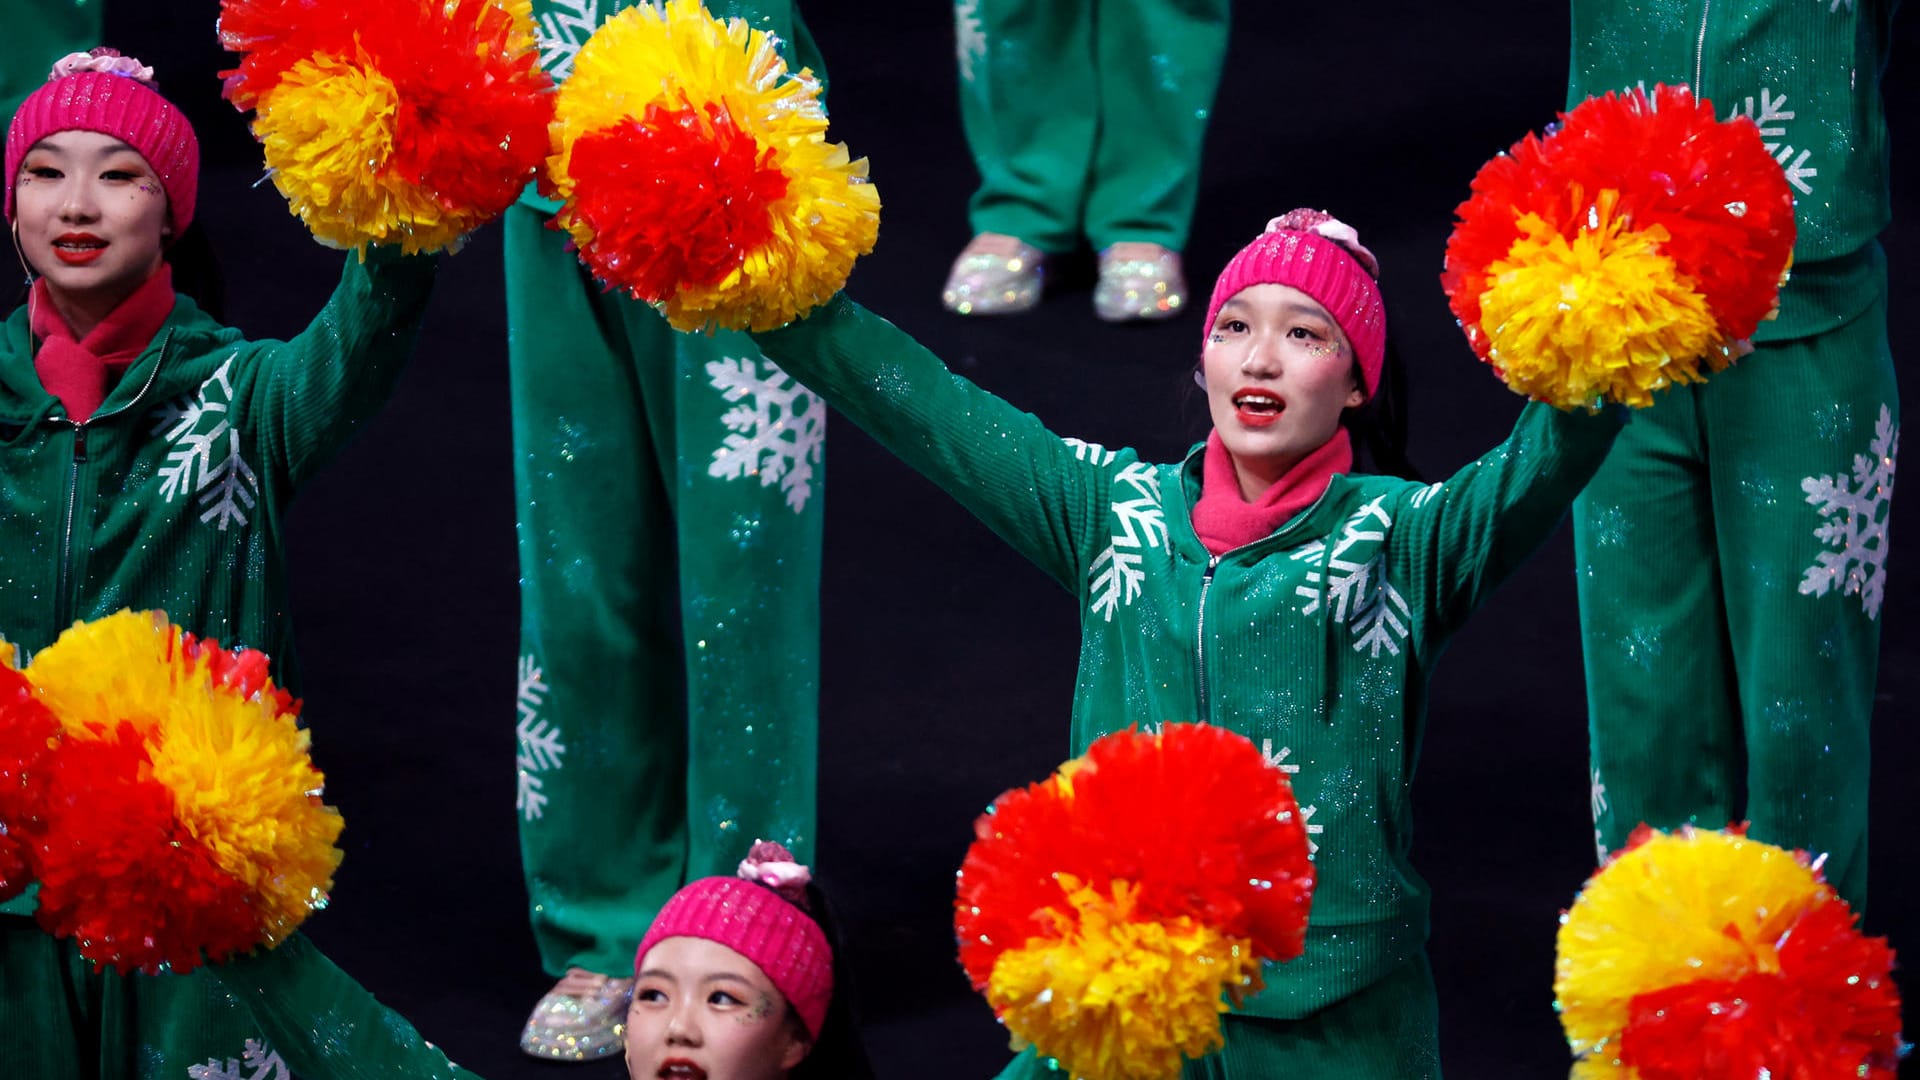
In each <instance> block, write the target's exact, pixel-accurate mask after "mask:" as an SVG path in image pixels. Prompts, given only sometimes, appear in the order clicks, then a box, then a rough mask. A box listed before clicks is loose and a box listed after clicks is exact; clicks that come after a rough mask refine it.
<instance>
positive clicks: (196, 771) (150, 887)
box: [0, 611, 341, 972]
mask: <svg viewBox="0 0 1920 1080" xmlns="http://www.w3.org/2000/svg"><path fill="white" fill-rule="evenodd" d="M298 710H299V702H297V701H295V700H293V699H292V698H291V697H290V696H289V695H288V694H287V693H286V692H285V691H284V690H282V689H280V688H279V687H277V686H275V685H274V683H273V681H272V679H271V678H269V677H268V675H267V660H266V658H265V657H264V656H262V655H261V654H259V653H257V652H253V651H251V650H240V651H237V652H231V651H228V650H225V649H222V648H220V647H219V645H218V644H217V643H214V642H209V641H201V640H198V639H196V638H194V637H193V636H192V635H190V634H186V633H183V632H182V631H181V630H180V629H179V628H177V627H175V626H172V625H171V624H169V623H168V622H167V621H166V619H165V618H164V617H163V616H160V615H157V614H152V613H136V612H125V611H123V612H121V613H120V614H118V615H113V616H110V617H108V618H104V619H100V620H97V621H95V622H91V623H82V624H77V625H75V626H74V627H73V629H71V630H69V631H67V632H66V633H64V634H62V635H61V636H60V638H59V640H58V641H55V642H54V643H53V644H52V645H49V646H47V647H46V648H45V649H43V650H41V651H40V652H39V654H37V655H36V656H35V657H34V658H33V662H32V663H31V664H30V665H28V666H27V668H26V669H24V671H15V670H13V669H12V668H10V667H0V823H4V825H5V827H6V828H5V832H6V835H7V836H8V837H18V838H21V839H23V840H24V843H22V844H20V845H18V847H17V849H16V850H14V851H13V852H12V855H11V856H9V854H8V852H7V850H6V849H4V848H0V871H4V870H5V869H6V868H7V866H8V865H9V862H8V859H9V858H10V857H13V858H16V859H17V861H18V862H19V863H20V864H21V869H22V870H23V871H24V873H25V874H26V875H28V876H30V877H31V878H32V879H34V880H36V881H38V882H39V884H40V895H39V910H38V912H37V913H36V916H37V918H38V919H39V920H40V923H41V925H42V926H44V927H45V928H46V929H47V930H48V931H49V932H50V933H53V934H55V935H57V936H61V937H71V938H73V939H74V940H75V941H76V942H77V943H78V947H79V950H80V953H81V955H82V956H85V957H86V958H87V959H89V960H91V961H93V963H94V964H95V965H97V966H101V967H109V966H110V967H113V968H116V969H118V970H120V971H122V972H126V971H133V970H142V971H149V972H151V971H158V970H162V969H171V970H174V971H186V970H190V969H192V968H194V967H197V966H199V965H200V964H201V963H202V962H203V960H211V961H214V962H218V961H220V960H223V959H225V958H227V957H229V956H231V955H233V954H235V953H240V952H247V951H250V950H252V949H255V948H258V947H260V946H267V947H271V946H273V945H275V944H277V943H279V942H280V941H281V940H282V939H284V938H285V937H286V936H287V935H288V934H291V933H292V932H293V931H294V930H295V929H296V928H297V927H298V926H299V925H300V923H301V922H302V921H303V920H305V918H306V917H307V915H308V914H310V913H311V912H313V911H314V910H317V909H318V908H320V907H322V906H324V905H325V903H326V900H327V890H328V889H330V888H332V885H333V872H334V869H335V868H336V867H338V866H339V864H340V857H341V853H340V850H339V848H337V847H336V846H334V845H335V842H336V841H337V840H338V839H339V836H340V829H341V821H340V815H339V814H338V813H337V812H336V811H335V810H334V809H333V808H332V807H329V806H326V805H323V804H322V803H321V801H320V791H321V787H322V783H323V781H322V777H321V775H320V772H319V770H317V769H315V768H314V766H313V762H312V760H311V759H310V758H309V757H308V753H307V745H308V736H307V732H306V731H305V730H303V729H301V728H300V727H299V726H298V724H297V723H296V722H295V716H296V714H297V712H298Z"/></svg>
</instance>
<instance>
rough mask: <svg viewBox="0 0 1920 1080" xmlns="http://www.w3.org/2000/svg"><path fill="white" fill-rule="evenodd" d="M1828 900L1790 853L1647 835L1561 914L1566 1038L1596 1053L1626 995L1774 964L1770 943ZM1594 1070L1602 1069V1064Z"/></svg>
mask: <svg viewBox="0 0 1920 1080" xmlns="http://www.w3.org/2000/svg"><path fill="white" fill-rule="evenodd" d="M1832 899H1834V898H1833V894H1832V892H1831V891H1830V890H1829V889H1828V887H1827V886H1826V885H1825V884H1823V883H1822V882H1821V881H1820V879H1819V876H1818V875H1817V874H1815V873H1814V871H1813V870H1812V869H1810V868H1809V867H1808V866H1807V864H1806V862H1805V860H1804V859H1803V858H1802V857H1800V856H1797V855H1795V854H1794V853H1792V852H1788V851H1785V850H1782V849H1780V848H1777V847H1773V846H1772V845H1769V844H1763V843H1760V842H1758V841H1754V840H1749V839H1747V838H1746V837H1744V836H1740V835H1737V834H1733V833H1720V832H1710V831H1705V830H1686V831H1684V832H1683V833H1680V834H1675V835H1667V834H1663V833H1652V834H1650V836H1649V838H1648V839H1646V840H1645V841H1644V842H1642V843H1641V844H1639V845H1638V846H1637V847H1633V848H1629V849H1628V850H1626V851H1624V852H1622V853H1621V854H1620V855H1619V856H1617V857H1616V858H1615V859H1614V860H1613V861H1612V862H1610V863H1608V864H1607V865H1606V866H1605V867H1603V868H1602V869H1601V870H1600V871H1599V872H1598V873H1596V874H1595V875H1594V876H1593V878H1592V880H1590V881H1588V882H1587V886H1586V888H1585V889H1584V890H1582V891H1581V894H1580V897H1579V899H1577V900H1575V901H1574V904H1573V907H1572V908H1571V909H1570V910H1569V911H1568V912H1567V914H1566V915H1565V916H1564V917H1563V918H1562V920H1561V924H1560V933H1559V937H1558V943H1557V945H1558V959H1557V960H1556V962H1555V968H1554V983H1553V991H1554V998H1555V1007H1556V1008H1558V1009H1559V1011H1560V1023H1561V1026H1562V1027H1564V1028H1565V1030H1566V1034H1567V1042H1568V1044H1569V1045H1570V1046H1571V1047H1572V1048H1573V1050H1574V1052H1575V1053H1576V1054H1581V1053H1591V1054H1593V1056H1595V1057H1597V1058H1604V1057H1606V1056H1608V1055H1607V1054H1606V1053H1605V1050H1606V1042H1607V1040H1609V1039H1611V1038H1613V1037H1614V1036H1615V1035H1617V1034H1618V1033H1619V1032H1621V1031H1622V1030H1624V1029H1625V1028H1626V1026H1627V1021H1628V1016H1629V1010H1630V1006H1631V1004H1632V1001H1633V999H1634V997H1635V996H1637V995H1640V994H1644V993H1648V992H1650V991H1654V990H1661V989H1665V988H1667V987H1670V986H1677V985H1681V984H1684V983H1690V982H1695V981H1698V980H1703V979H1728V980H1731V979H1735V978H1738V977H1740V976H1741V975H1745V974H1747V973H1750V972H1764V971H1778V970H1779V962H1778V959H1777V956H1776V953H1775V949H1774V943H1775V942H1777V941H1778V940H1779V939H1780V935H1781V934H1782V933H1783V932H1784V931H1785V930H1786V929H1787V928H1788V927H1789V926H1790V925H1792V923H1793V922H1794V920H1795V919H1797V918H1799V917H1800V915H1801V914H1802V913H1803V912H1804V911H1806V910H1807V909H1809V908H1810V907H1812V906H1814V905H1817V904H1821V903H1826V902H1828V901H1830V900H1832ZM1594 1067H1595V1068H1600V1069H1603V1071H1602V1072H1599V1073H1594V1074H1592V1075H1594V1076H1595V1077H1596V1078H1597V1077H1599V1076H1603V1075H1606V1073H1605V1072H1604V1068H1605V1067H1607V1063H1606V1062H1604V1061H1599V1062H1595V1064H1594Z"/></svg>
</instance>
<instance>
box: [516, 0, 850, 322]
mask: <svg viewBox="0 0 1920 1080" xmlns="http://www.w3.org/2000/svg"><path fill="white" fill-rule="evenodd" d="M819 96H820V86H819V83H818V82H817V81H816V80H815V79H814V78H813V74H812V72H810V71H806V70H802V71H801V72H800V73H799V74H798V75H797V76H795V75H791V74H790V73H789V72H788V70H787V66H786V63H785V61H784V60H782V59H781V57H780V54H779V52H778V51H777V50H776V49H775V42H774V39H773V38H772V37H771V36H770V35H768V34H767V33H765V32H764V31H761V30H755V29H752V28H750V27H749V26H748V25H747V24H746V22H745V21H744V20H741V19H732V20H729V21H726V22H721V21H719V20H716V19H714V18H713V17H712V16H711V15H709V14H708V13H707V12H706V10H705V9H704V8H702V7H701V5H700V4H699V2H698V0H668V2H667V3H666V4H665V5H664V6H663V7H660V8H655V7H653V6H651V5H640V6H637V7H632V8H628V9H626V10H624V11H621V12H619V13H618V14H616V15H614V16H613V17H612V18H610V19H608V20H607V22H606V23H604V24H603V25H602V26H601V27H600V28H599V29H598V30H596V31H595V32H594V34H593V36H592V38H590V39H589V40H588V41H587V43H586V45H585V46H583V47H582V48H581V50H580V52H579V53H578V54H577V55H576V56H575V57H574V63H573V73H572V75H570V76H569V77H568V78H567V80H566V81H565V82H564V83H562V84H561V86H560V89H559V92H558V94H557V98H556V102H555V107H554V120H553V123H552V126H551V128H550V129H549V133H550V136H551V145H552V150H553V153H552V155H551V156H550V157H549V158H548V161H547V171H548V178H549V182H550V189H551V191H552V193H553V194H554V195H555V196H556V197H558V198H559V199H560V200H561V201H562V203H563V206H562V209H561V211H560V213H559V215H558V216H557V217H556V219H555V220H556V221H557V222H558V224H559V225H560V226H561V227H562V228H564V229H566V230H567V232H568V234H569V235H571V236H572V237H573V239H574V242H575V243H576V244H577V245H578V246H579V249H580V252H581V257H582V259H583V260H585V261H586V263H587V265H588V266H589V268H591V269H592V270H593V271H594V273H595V274H596V275H597V276H599V277H600V278H601V279H602V280H604V281H607V282H608V283H609V284H610V285H612V286H615V287H619V288H623V289H625V290H627V291H628V292H629V293H631V294H632V295H634V296H636V297H638V298H639V299H642V300H645V301H648V302H650V303H654V304H657V305H658V306H660V308H661V309H662V311H663V312H664V313H665V315H666V317H667V320H668V321H669V322H670V323H672V324H673V325H674V327H676V328H677V329H681V330H698V329H705V328H709V327H716V326H717V327H723V328H730V329H749V330H768V329H773V328H774V327H778V326H783V325H785V324H786V323H789V322H791V321H793V320H794V319H795V318H797V317H799V316H800V315H801V314H804V313H805V312H807V311H809V310H811V309H812V308H814V307H816V306H818V305H819V304H821V303H824V302H825V301H826V300H828V299H830V298H831V297H832V296H833V294H834V293H836V292H838V291H839V289H840V288H841V286H843V285H844V284H845V282H846V279H847V276H848V275H849V274H850V273H851V272H852V267H853V263H854V260H855V259H857V258H858V257H859V256H861V255H864V254H866V253H867V252H869V251H871V250H873V245H874V242H875V241H876V239H877V238H878V235H879V222H880V218H879V211H880V196H879V193H878V191H877V190H876V189H875V188H874V187H873V186H872V185H871V184H869V183H867V165H866V160H865V159H864V158H862V159H860V160H857V161H856V160H852V159H850V158H849V156H848V154H847V151H846V148H845V147H844V146H842V145H839V144H830V143H828V142H827V141H826V130H827V118H826V114H825V112H824V111H823V110H822V108H821V105H820V100H819ZM735 132H737V133H738V134H739V135H740V136H742V137H744V138H746V139H748V140H750V141H751V145H752V146H753V147H754V153H753V154H752V155H751V157H752V160H753V162H754V166H753V169H752V170H746V169H745V167H744V166H743V165H742V164H741V163H740V162H738V161H735V160H732V159H730V158H728V162H730V163H731V168H730V169H728V168H723V167H722V165H715V164H713V163H714V162H716V161H717V160H719V159H722V158H727V155H726V154H725V153H724V152H721V153H713V154H703V153H699V152H687V153H678V154H676V153H672V152H670V151H663V150H662V149H661V145H663V144H664V143H666V142H671V143H672V144H673V148H674V149H684V148H686V147H689V146H694V145H703V144H705V143H710V142H713V141H714V140H717V139H721V138H722V137H723V136H727V135H730V134H731V133H735ZM609 138H611V139H614V140H617V141H621V142H623V144H624V145H623V146H621V147H618V148H615V149H612V150H604V149H603V150H601V151H600V152H599V154H598V159H599V160H601V161H603V162H611V164H603V165H601V166H599V167H597V168H596V167H594V166H592V165H588V166H585V167H583V163H582V160H581V158H580V157H579V156H577V155H576V151H577V150H578V149H579V148H580V146H581V142H582V140H583V139H588V140H606V139H609ZM703 163H704V164H703ZM723 164H725V163H723ZM708 167H712V168H719V169H721V171H720V172H718V173H715V174H713V175H712V176H711V177H709V176H708V175H707V174H704V173H700V172H699V171H698V170H700V169H702V168H708ZM656 168H660V169H667V170H674V171H672V172H671V174H670V175H669V174H668V173H665V172H662V173H658V174H654V173H652V172H651V170H653V169H656ZM762 170H764V171H768V172H772V173H775V174H777V175H778V177H780V178H783V180H784V183H779V184H775V185H773V186H774V187H777V188H781V189H783V190H781V191H780V192H779V193H778V194H777V195H772V196H769V195H767V194H766V192H764V191H762V190H760V189H759V187H758V177H757V176H756V175H750V173H758V172H759V171H762ZM749 183H754V184H755V185H756V186H755V188H754V190H752V191H748V190H746V189H745V188H743V187H736V186H735V185H744V184H749ZM731 215H740V216H741V217H742V219H743V220H741V221H738V222H735V223H734V224H733V225H732V226H720V225H717V224H716V223H717V222H719V221H721V220H722V219H726V218H729V217H730V216H731ZM736 249H737V250H736ZM716 263H717V264H718V265H719V267H720V268H719V269H718V270H715V269H714V267H715V264H716Z"/></svg>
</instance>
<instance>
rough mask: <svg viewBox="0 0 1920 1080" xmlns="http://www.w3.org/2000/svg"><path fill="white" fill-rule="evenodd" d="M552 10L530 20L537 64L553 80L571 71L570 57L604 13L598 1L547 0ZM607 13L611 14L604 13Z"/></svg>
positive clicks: (590, 34)
mask: <svg viewBox="0 0 1920 1080" xmlns="http://www.w3.org/2000/svg"><path fill="white" fill-rule="evenodd" d="M549 3H550V6H551V7H552V9H553V10H551V11H548V12H545V13H544V14H542V15H541V16H540V17H539V18H538V19H536V20H534V26H533V35H534V39H535V41H537V42H538V43H539V46H540V66H541V67H543V68H545V69H546V70H547V73H548V74H550V75H552V76H553V78H554V81H555V82H562V81H564V80H565V79H566V78H567V76H569V75H571V74H573V58H574V57H576V56H578V55H580V47H581V46H583V45H585V44H586V43H587V39H588V38H590V37H592V36H593V31H594V29H595V28H596V27H598V26H599V25H600V24H601V22H603V21H604V20H605V18H606V16H602V15H601V14H600V0H549ZM607 15H609V16H610V15H612V12H608V13H607Z"/></svg>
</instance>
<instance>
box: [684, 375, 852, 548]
mask: <svg viewBox="0 0 1920 1080" xmlns="http://www.w3.org/2000/svg"><path fill="white" fill-rule="evenodd" d="M763 366H764V368H765V371H764V373H763V372H762V367H763ZM707 378H708V380H709V381H710V382H711V383H712V384H713V388H714V389H715V390H718V391H720V394H721V396H722V397H724V398H725V399H726V400H727V401H728V402H730V403H732V404H733V408H731V409H728V410H727V412H726V415H724V416H722V417H721V418H720V422H721V423H722V424H725V425H726V428H727V433H728V434H727V437H726V441H725V443H724V445H722V446H721V447H720V449H718V450H715V451H714V452H713V461H712V462H711V463H709V464H708V465H707V475H708V476H712V477H717V478H719V479H721V480H739V479H742V478H743V477H748V476H758V477H759V478H760V486H761V487H772V486H774V485H776V484H778V485H779V486H780V489H781V491H783V492H784V493H785V494H786V499H787V506H788V507H790V508H791V509H792V510H793V512H794V513H796V514H797V513H799V512H800V511H802V510H805V509H806V508H807V499H808V497H810V496H811V495H812V494H813V471H814V468H815V466H817V465H819V464H820V459H821V456H822V454H823V453H824V446H823V444H824V443H825V441H826V437H827V407H826V405H825V404H824V403H823V402H822V401H821V400H820V399H819V398H818V397H817V396H815V395H814V393H813V391H811V390H809V389H807V388H806V387H804V386H802V385H800V384H799V383H798V382H796V381H795V380H794V378H793V376H791V375H788V374H787V373H786V372H784V371H782V370H780V365H778V364H776V363H774V362H773V361H771V360H768V359H766V358H765V357H754V358H751V359H744V358H736V357H728V358H726V359H724V360H715V361H712V362H710V363H708V364H707ZM749 399H751V401H749Z"/></svg>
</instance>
